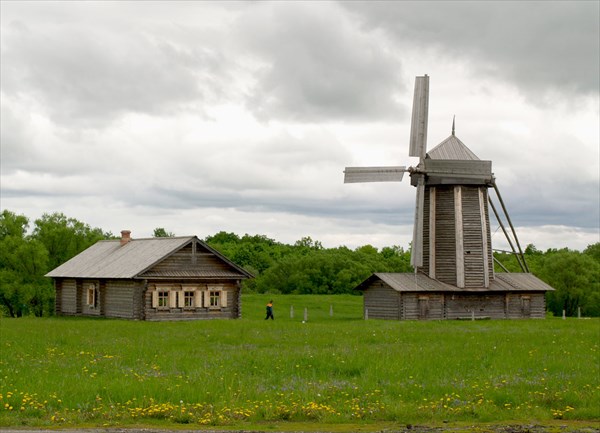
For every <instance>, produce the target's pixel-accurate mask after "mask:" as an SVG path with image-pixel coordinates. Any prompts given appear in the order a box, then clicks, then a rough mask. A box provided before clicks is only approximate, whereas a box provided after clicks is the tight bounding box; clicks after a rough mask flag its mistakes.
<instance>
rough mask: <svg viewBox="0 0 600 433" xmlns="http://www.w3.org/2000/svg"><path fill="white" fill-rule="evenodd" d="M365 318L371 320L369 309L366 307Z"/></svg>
mask: <svg viewBox="0 0 600 433" xmlns="http://www.w3.org/2000/svg"><path fill="white" fill-rule="evenodd" d="M365 320H369V309H368V308H365Z"/></svg>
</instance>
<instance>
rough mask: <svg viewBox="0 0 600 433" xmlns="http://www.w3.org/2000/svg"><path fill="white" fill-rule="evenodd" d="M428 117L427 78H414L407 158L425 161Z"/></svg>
mask: <svg viewBox="0 0 600 433" xmlns="http://www.w3.org/2000/svg"><path fill="white" fill-rule="evenodd" d="M428 117H429V76H427V75H425V76H423V77H416V79H415V95H414V97H413V109H412V119H411V123H410V147H409V151H408V156H417V157H419V158H420V159H425V153H426V152H427V119H428Z"/></svg>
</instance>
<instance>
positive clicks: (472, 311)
mask: <svg viewBox="0 0 600 433" xmlns="http://www.w3.org/2000/svg"><path fill="white" fill-rule="evenodd" d="M471 320H473V321H474V320H475V310H471Z"/></svg>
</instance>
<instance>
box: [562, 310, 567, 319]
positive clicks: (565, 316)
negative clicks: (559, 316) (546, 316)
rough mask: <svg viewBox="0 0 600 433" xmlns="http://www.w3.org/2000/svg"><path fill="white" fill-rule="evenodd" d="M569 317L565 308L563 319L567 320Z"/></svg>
mask: <svg viewBox="0 0 600 433" xmlns="http://www.w3.org/2000/svg"><path fill="white" fill-rule="evenodd" d="M566 318H567V312H566V311H565V310H563V320H565V319H566Z"/></svg>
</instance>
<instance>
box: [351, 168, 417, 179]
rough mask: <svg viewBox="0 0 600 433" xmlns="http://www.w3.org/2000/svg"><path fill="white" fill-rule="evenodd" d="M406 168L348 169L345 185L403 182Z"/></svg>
mask: <svg viewBox="0 0 600 433" xmlns="http://www.w3.org/2000/svg"><path fill="white" fill-rule="evenodd" d="M405 172H406V167H402V166H394V167H346V169H345V170H344V183H363V182H401V181H402V177H403V176H404V173H405Z"/></svg>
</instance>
